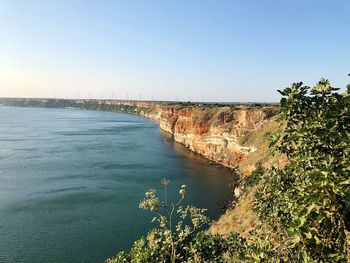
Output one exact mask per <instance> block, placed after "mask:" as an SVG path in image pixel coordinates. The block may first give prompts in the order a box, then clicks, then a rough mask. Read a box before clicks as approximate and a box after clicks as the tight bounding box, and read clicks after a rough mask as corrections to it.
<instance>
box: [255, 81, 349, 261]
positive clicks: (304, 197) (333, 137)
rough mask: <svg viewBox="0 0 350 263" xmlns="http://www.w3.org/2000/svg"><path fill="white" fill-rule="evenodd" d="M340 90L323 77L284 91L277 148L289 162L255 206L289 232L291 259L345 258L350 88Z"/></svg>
mask: <svg viewBox="0 0 350 263" xmlns="http://www.w3.org/2000/svg"><path fill="white" fill-rule="evenodd" d="M337 90H338V89H335V88H333V87H331V85H330V83H329V82H328V80H324V79H322V80H321V81H320V82H319V83H318V84H317V85H316V86H315V87H314V88H310V87H307V86H303V85H302V83H296V84H293V85H292V87H291V88H286V89H285V90H283V91H280V93H281V94H282V96H284V98H282V100H281V113H282V118H283V120H284V121H285V124H286V126H285V130H284V131H283V132H282V133H281V134H279V135H277V136H276V137H275V140H274V147H275V149H276V150H277V151H278V152H280V153H282V154H284V155H286V156H287V157H288V160H289V162H290V164H289V165H288V166H287V167H286V168H285V169H284V170H279V169H272V170H271V171H270V174H269V176H268V177H266V179H265V183H264V185H263V186H262V187H261V189H260V191H259V192H258V194H257V196H256V210H257V212H258V214H259V216H260V218H261V219H262V220H263V221H265V222H266V223H269V224H270V225H271V226H272V225H273V226H275V227H274V228H272V229H274V230H278V231H279V232H280V233H281V232H282V233H287V237H286V239H283V236H282V240H280V242H284V243H285V245H286V246H287V248H288V250H289V255H288V256H287V257H289V256H290V255H294V257H296V258H298V259H301V258H303V259H305V260H308V261H309V260H313V261H329V262H335V261H346V231H347V230H348V229H347V223H348V222H349V217H346V216H345V215H346V214H347V212H348V211H349V210H348V208H349V196H350V188H349V186H350V159H349V158H350V100H349V91H350V86H348V90H347V92H345V93H344V94H338V93H337V92H336V91H337ZM276 218H278V221H279V222H278V224H276V222H275V221H276ZM277 227H278V228H277Z"/></svg>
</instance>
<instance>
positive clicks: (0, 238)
mask: <svg viewBox="0 0 350 263" xmlns="http://www.w3.org/2000/svg"><path fill="white" fill-rule="evenodd" d="M163 177H166V178H169V179H170V181H171V183H170V185H169V187H170V190H169V191H170V197H169V199H172V198H177V197H178V188H179V187H180V186H181V185H182V184H186V185H187V188H188V199H187V200H188V202H191V203H193V204H194V205H196V206H198V207H206V208H208V209H209V211H208V214H209V215H210V216H211V217H212V218H215V217H217V216H218V215H219V214H220V212H221V207H222V205H223V204H225V202H226V201H227V200H229V199H230V197H231V192H230V191H231V189H230V187H229V183H230V182H232V180H233V178H232V175H230V172H229V171H228V170H226V169H223V168H216V167H213V166H209V165H208V164H207V162H206V161H205V160H204V159H202V158H201V157H198V156H196V155H194V154H192V153H189V152H187V151H186V149H185V148H184V147H183V146H181V145H179V144H177V143H174V142H173V141H172V139H171V138H170V137H169V136H168V135H167V134H165V133H163V132H161V131H160V130H159V128H158V125H157V124H156V123H154V122H152V121H149V120H146V119H144V118H142V117H138V116H132V115H126V114H118V113H112V112H99V111H83V110H64V109H36V108H10V107H1V106H0V262H5V263H6V262H46V263H48V262H103V261H104V259H106V258H108V257H111V256H113V255H114V254H115V253H116V252H117V251H119V250H121V249H129V248H130V246H131V244H132V243H133V241H134V240H135V239H136V238H138V237H140V236H141V235H144V234H146V233H147V231H148V230H149V229H150V228H151V226H152V225H151V224H150V223H149V221H150V220H151V216H150V214H149V213H148V212H146V211H141V210H139V209H138V202H139V200H140V199H142V198H143V196H144V193H145V192H146V191H147V190H148V189H149V188H157V190H159V193H162V186H161V185H160V183H159V180H160V179H161V178H163Z"/></svg>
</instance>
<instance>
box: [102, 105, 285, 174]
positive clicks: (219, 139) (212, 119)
mask: <svg viewBox="0 0 350 263" xmlns="http://www.w3.org/2000/svg"><path fill="white" fill-rule="evenodd" d="M98 103H99V104H101V105H119V106H122V107H123V106H124V107H131V108H134V112H137V113H138V114H139V115H141V116H144V117H147V118H150V119H152V120H155V121H156V122H158V123H159V127H160V129H162V130H164V131H166V132H168V133H170V134H171V135H172V136H173V138H174V140H175V141H176V142H179V143H181V144H183V145H184V146H185V147H187V148H188V149H190V150H191V151H193V152H195V153H198V154H200V155H202V156H204V157H205V158H207V159H208V160H209V161H210V162H211V163H215V164H220V165H224V166H226V167H229V168H234V169H238V170H239V171H241V172H242V173H243V174H245V175H249V174H250V173H251V172H252V171H254V170H255V169H256V167H257V166H258V165H262V166H264V167H269V166H272V165H275V164H278V162H279V160H278V158H277V157H274V156H272V154H271V153H270V151H269V149H268V136H269V135H270V134H271V133H274V132H276V131H277V130H278V129H279V124H278V123H277V122H276V116H277V114H278V106H276V105H248V104H247V105H221V104H201V103H195V104H194V103H157V102H137V101H108V100H101V101H98Z"/></svg>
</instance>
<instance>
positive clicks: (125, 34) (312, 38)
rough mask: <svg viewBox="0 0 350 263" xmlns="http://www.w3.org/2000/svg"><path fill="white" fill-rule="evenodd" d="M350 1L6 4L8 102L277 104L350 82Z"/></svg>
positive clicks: (0, 7)
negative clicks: (300, 85)
mask: <svg viewBox="0 0 350 263" xmlns="http://www.w3.org/2000/svg"><path fill="white" fill-rule="evenodd" d="M349 13H350V1H347V0H339V1H327V0H309V1H305V0H297V1H278V0H275V1H271V0H268V1H261V0H255V1H252V0H244V1H243V0H241V1H231V0H227V1H225V0H220V1H214V0H211V1H208V0H196V1H194V0H183V1H172V0H169V1H161V0H148V1H141V0H140V1H134V0H128V1H107V0H104V1H89V0H74V1H68V0H57V1H54V0H50V1H45V0H41V1H39V0H35V1H34V0H33V1H31V0H28V1H20V0H1V1H0V97H56V98H114V99H126V98H128V99H144V100H182V101H188V100H191V101H222V102H254V101H255V102H275V101H278V100H279V98H280V96H279V94H278V93H277V92H276V90H277V89H283V88H284V87H287V86H289V85H290V84H291V83H293V82H299V81H303V82H304V83H305V84H307V85H311V86H313V85H314V84H315V83H316V82H317V81H318V80H319V79H320V78H321V77H325V78H328V79H329V80H330V81H331V83H332V84H333V86H336V87H340V88H343V87H345V86H346V84H347V83H349V82H350V78H349V77H348V76H347V75H348V73H350V67H349V63H350V48H349V43H350V33H349V32H350V29H349V26H350V15H349Z"/></svg>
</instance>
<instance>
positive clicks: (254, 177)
mask: <svg viewBox="0 0 350 263" xmlns="http://www.w3.org/2000/svg"><path fill="white" fill-rule="evenodd" d="M263 174H264V168H263V167H262V166H261V165H259V166H258V167H257V168H256V169H255V170H254V171H253V172H252V174H251V175H249V176H246V177H245V179H244V186H245V187H246V188H247V187H248V188H251V187H253V186H254V185H257V183H258V182H259V180H260V178H261V177H262V175H263Z"/></svg>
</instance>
